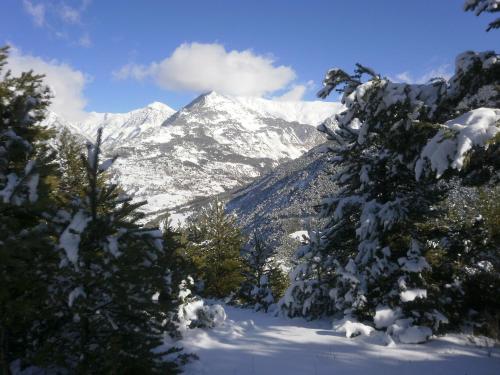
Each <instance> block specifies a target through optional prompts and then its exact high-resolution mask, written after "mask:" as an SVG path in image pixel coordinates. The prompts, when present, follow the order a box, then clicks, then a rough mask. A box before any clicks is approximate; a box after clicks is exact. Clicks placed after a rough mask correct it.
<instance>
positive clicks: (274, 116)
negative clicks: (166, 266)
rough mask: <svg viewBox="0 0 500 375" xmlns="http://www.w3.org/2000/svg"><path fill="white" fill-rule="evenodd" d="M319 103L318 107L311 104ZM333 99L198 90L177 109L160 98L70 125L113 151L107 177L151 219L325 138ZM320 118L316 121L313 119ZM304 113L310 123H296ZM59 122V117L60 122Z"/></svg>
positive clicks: (238, 181) (336, 105)
mask: <svg viewBox="0 0 500 375" xmlns="http://www.w3.org/2000/svg"><path fill="white" fill-rule="evenodd" d="M318 108H319V109H318ZM341 109H342V106H341V105H340V104H339V103H328V102H325V103H323V102H305V103H300V102H298V103H294V102H275V101H270V100H266V99H260V98H242V97H239V98H238V97H229V96H225V95H221V94H218V93H215V92H209V93H206V94H202V95H200V96H198V97H197V98H195V99H194V100H193V101H191V102H190V103H189V104H187V105H186V106H184V107H182V108H181V109H180V110H179V111H177V112H174V113H172V111H173V110H172V109H171V108H169V107H168V106H167V105H164V104H163V103H159V102H153V103H151V104H150V105H148V106H147V107H144V108H141V109H137V110H134V111H131V112H127V113H125V114H109V113H106V114H102V113H101V114H99V113H94V114H90V116H89V118H88V119H87V120H86V122H84V123H83V124H70V123H67V124H66V125H67V127H68V128H69V129H70V131H73V132H76V131H81V132H82V133H83V134H84V135H85V137H86V139H94V138H95V134H96V133H97V129H98V128H99V127H101V126H102V127H103V129H104V131H103V140H104V143H103V153H104V154H105V156H106V155H119V158H118V160H117V161H116V163H115V165H114V166H113V167H112V169H111V171H112V172H113V175H114V178H116V180H117V181H118V182H119V183H120V184H121V185H122V187H123V188H124V189H125V191H127V192H129V193H132V194H134V195H135V197H136V200H147V201H148V204H147V205H146V206H144V211H145V212H146V213H147V214H150V215H151V216H152V217H155V216H157V215H158V214H160V213H162V212H165V211H166V210H170V209H172V208H173V207H179V206H182V205H185V204H189V202H191V201H193V200H197V199H200V198H203V197H208V196H213V195H217V194H221V193H224V192H229V191H231V190H233V189H235V188H238V187H242V186H244V185H246V184H248V183H249V182H251V181H252V180H254V179H255V178H258V177H259V176H262V175H264V174H266V173H268V172H270V171H271V170H272V169H273V168H275V167H276V166H278V165H280V164H281V163H283V162H285V161H289V160H293V159H296V158H298V157H300V156H301V155H303V154H304V153H306V152H307V151H308V150H310V149H311V148H313V147H315V146H317V145H318V144H320V143H323V142H324V141H325V138H324V136H323V135H322V134H321V133H320V132H318V131H317V130H316V125H318V123H319V122H321V121H322V120H324V119H325V118H327V117H330V116H332V115H333V114H335V113H337V112H338V111H340V110H341ZM320 118H322V120H321V121H320ZM304 119H307V120H308V121H309V122H310V123H302V122H299V120H300V121H304ZM60 122H61V123H60V124H59V126H61V124H62V125H63V126H64V121H60Z"/></svg>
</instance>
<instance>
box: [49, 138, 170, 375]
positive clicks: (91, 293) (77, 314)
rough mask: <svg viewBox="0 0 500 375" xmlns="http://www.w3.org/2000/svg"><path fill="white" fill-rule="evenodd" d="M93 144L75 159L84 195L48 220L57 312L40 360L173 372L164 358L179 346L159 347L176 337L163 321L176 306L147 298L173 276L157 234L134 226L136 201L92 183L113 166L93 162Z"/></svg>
mask: <svg viewBox="0 0 500 375" xmlns="http://www.w3.org/2000/svg"><path fill="white" fill-rule="evenodd" d="M100 144H101V131H99V133H98V137H97V142H96V144H95V145H91V144H89V145H88V156H87V157H83V156H82V157H83V158H84V161H85V164H86V168H87V172H86V176H87V183H86V186H85V194H84V195H83V196H79V195H76V196H75V197H74V199H73V201H72V202H71V203H70V205H69V208H68V209H67V210H60V211H59V212H58V215H57V217H56V218H55V219H54V221H55V223H56V225H57V226H59V227H60V228H61V234H60V236H59V241H58V245H57V251H58V253H59V255H60V270H59V272H58V274H57V277H56V278H55V281H54V285H53V294H54V300H55V303H58V305H57V306H58V307H59V309H60V311H59V312H58V315H57V317H58V319H57V321H56V322H54V325H55V327H54V331H53V336H51V337H50V338H49V339H47V341H46V342H45V345H46V349H47V350H46V352H45V354H46V362H47V364H56V365H58V366H60V367H62V368H65V369H67V370H68V371H70V372H72V373H78V374H89V373H92V374H114V373H116V374H120V373H144V374H165V373H177V372H178V365H177V363H176V362H175V361H174V360H172V358H170V360H165V359H164V358H163V357H164V356H165V355H166V354H172V355H175V353H177V352H178V349H176V348H169V349H166V350H165V351H162V350H159V349H158V348H159V347H160V345H161V344H162V343H163V337H164V334H171V335H172V336H175V332H166V331H167V329H170V330H174V327H175V326H174V325H172V324H168V323H169V322H170V320H171V319H174V317H175V314H176V313H177V309H176V306H175V304H171V305H168V304H166V303H159V302H158V301H157V300H155V299H154V298H153V296H154V295H155V294H156V293H158V292H161V291H163V290H165V288H167V287H168V284H169V283H170V280H171V278H172V277H171V272H172V270H171V269H165V268H164V267H165V265H164V264H161V263H160V259H161V258H162V256H164V250H163V241H162V233H161V232H160V231H159V230H154V229H147V228H142V227H141V226H140V225H138V224H137V220H138V219H140V218H141V217H142V215H141V214H140V213H138V212H137V208H138V207H140V206H141V205H142V204H143V203H131V198H130V197H128V196H126V195H125V194H123V193H121V192H120V191H119V189H118V188H117V186H116V185H104V186H99V183H98V181H99V178H100V176H101V175H102V174H103V173H105V172H106V170H107V169H108V168H109V167H110V165H111V164H112V163H113V161H114V159H110V160H106V161H104V162H102V163H100V161H99V157H100ZM167 297H168V296H165V295H164V296H163V302H164V301H165V299H166V298H167ZM165 306H169V308H170V310H169V311H165V310H164V309H163V308H165Z"/></svg>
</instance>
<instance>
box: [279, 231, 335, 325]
mask: <svg viewBox="0 0 500 375" xmlns="http://www.w3.org/2000/svg"><path fill="white" fill-rule="evenodd" d="M320 242H321V237H320V233H319V231H317V230H316V231H310V232H309V237H308V238H307V239H306V238H304V239H303V240H302V245H301V246H300V247H299V248H298V250H297V252H296V254H295V257H296V258H297V260H298V264H297V266H296V267H295V268H294V269H293V270H292V272H291V273H290V275H289V277H290V286H289V287H288V288H287V290H286V291H285V295H284V296H283V298H282V299H281V300H280V301H279V307H280V310H281V311H282V312H283V314H285V315H286V316H288V317H295V316H302V317H305V318H308V319H318V318H321V317H325V316H331V315H333V313H334V312H335V306H334V303H333V301H332V299H331V298H330V296H329V292H330V290H331V289H332V288H333V286H334V280H333V272H332V270H333V268H334V261H335V258H334V256H333V255H332V254H331V253H330V252H329V250H331V249H330V248H328V247H321V246H320Z"/></svg>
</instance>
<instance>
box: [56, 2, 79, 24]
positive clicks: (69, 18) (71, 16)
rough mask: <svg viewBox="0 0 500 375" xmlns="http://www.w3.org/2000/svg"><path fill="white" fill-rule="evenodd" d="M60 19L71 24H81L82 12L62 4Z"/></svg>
mask: <svg viewBox="0 0 500 375" xmlns="http://www.w3.org/2000/svg"><path fill="white" fill-rule="evenodd" d="M59 17H61V19H62V20H63V21H64V22H66V23H70V24H78V23H80V10H78V9H76V8H73V7H70V6H69V5H67V4H62V5H61V7H60V8H59Z"/></svg>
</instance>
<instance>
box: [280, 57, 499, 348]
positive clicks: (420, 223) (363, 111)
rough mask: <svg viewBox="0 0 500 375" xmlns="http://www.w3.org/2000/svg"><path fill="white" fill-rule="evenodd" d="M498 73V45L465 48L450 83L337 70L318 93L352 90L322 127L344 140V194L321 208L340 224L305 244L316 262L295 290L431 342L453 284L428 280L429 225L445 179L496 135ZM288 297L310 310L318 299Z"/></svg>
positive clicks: (340, 146)
mask: <svg viewBox="0 0 500 375" xmlns="http://www.w3.org/2000/svg"><path fill="white" fill-rule="evenodd" d="M499 69H500V59H499V57H498V55H496V54H495V53H494V52H484V53H473V52H466V53H464V54H462V55H459V56H458V58H457V65H456V72H455V75H454V76H453V77H452V78H451V79H450V80H449V82H446V81H445V80H443V79H434V80H431V81H430V82H429V83H427V84H422V85H417V84H405V83H394V82H391V81H390V80H389V79H386V78H382V77H380V76H379V75H377V74H376V73H374V72H373V71H372V70H371V69H369V68H366V67H363V66H361V65H358V66H357V68H356V71H355V74H354V75H349V74H347V73H346V72H344V71H342V70H340V69H332V70H330V71H329V72H328V74H327V76H326V78H325V83H324V84H325V87H324V89H323V90H321V91H320V92H319V96H320V97H322V98H324V97H326V96H327V95H328V94H330V92H331V91H332V90H334V89H336V88H337V87H339V86H343V87H342V88H341V89H340V90H339V91H340V92H342V93H343V95H342V102H343V103H344V105H346V107H347V109H346V110H345V111H344V112H342V113H341V114H339V115H337V116H336V117H335V118H334V119H331V120H330V121H327V122H326V123H324V124H323V125H322V126H320V130H321V131H323V132H324V133H325V134H326V135H327V136H328V138H329V139H330V140H332V141H334V144H335V145H333V146H332V152H334V153H335V159H334V160H335V163H336V164H337V165H338V166H339V167H340V172H339V173H338V174H337V175H336V176H335V177H334V178H335V181H336V183H337V184H338V185H339V186H340V190H339V192H338V194H337V195H335V196H333V197H330V198H327V199H325V201H324V203H323V208H322V215H323V216H324V217H326V218H330V221H329V223H328V224H327V226H326V227H325V228H324V230H323V231H322V233H321V238H320V240H319V242H318V243H316V242H312V243H311V245H310V246H308V247H307V248H306V249H305V250H304V255H303V256H304V258H305V259H310V260H313V261H312V262H309V261H307V262H305V263H302V264H299V266H298V270H296V271H295V275H296V278H297V280H295V283H293V284H292V287H297V285H299V284H298V283H300V282H301V281H304V282H305V284H304V285H303V286H301V289H302V290H304V291H308V288H315V289H321V288H324V289H327V288H328V289H329V296H330V298H331V299H332V303H333V305H334V307H335V310H336V311H339V312H342V313H343V315H344V316H345V317H346V319H349V318H350V319H358V320H363V321H368V322H372V324H374V325H375V326H376V327H377V328H386V329H387V332H388V333H389V334H391V335H392V336H393V337H396V338H399V340H401V341H404V342H419V341H422V340H424V339H425V338H426V337H428V336H429V335H431V334H432V332H433V330H437V329H438V328H439V326H440V324H441V323H445V322H446V317H445V316H444V315H443V314H442V311H443V310H444V308H445V305H447V304H449V303H450V302H451V301H450V300H449V299H448V298H446V297H445V296H443V294H444V293H443V292H442V289H441V288H444V285H432V284H430V283H428V282H427V278H426V274H427V273H429V272H431V271H432V270H431V267H430V266H429V263H428V261H427V259H426V257H425V255H426V252H427V251H428V250H429V246H430V245H429V241H430V240H431V239H432V234H430V233H428V232H427V231H426V230H425V228H426V226H425V224H426V222H427V221H429V220H431V219H432V218H433V217H436V216H437V215H439V210H437V209H436V207H437V204H438V203H439V202H440V201H441V200H442V199H443V198H444V196H445V193H446V186H445V184H440V183H439V181H438V178H439V177H441V176H443V175H444V176H445V177H446V176H450V175H452V174H454V172H456V171H460V170H461V169H462V167H463V162H464V158H465V157H466V156H467V158H468V159H469V160H472V161H473V160H475V159H477V158H478V157H479V156H480V155H481V153H482V152H483V153H484V151H481V150H483V149H484V148H485V146H486V143H487V141H488V140H491V139H492V138H493V137H494V136H495V134H497V132H498V124H497V123H498V119H499V115H500V112H499V110H495V109H491V108H498V107H499V93H498V87H499V82H500V74H499ZM365 75H366V76H368V77H369V79H368V80H367V81H363V79H362V78H363V76H365ZM481 106H484V107H489V108H479V109H478V107H481ZM440 124H442V125H440ZM482 159H484V158H482ZM472 164H473V162H470V163H469V165H472ZM490 164H491V163H490ZM483 169H486V168H483ZM490 170H491V168H490ZM316 259H320V260H321V261H320V263H321V269H322V273H323V274H327V275H329V277H327V279H326V281H322V282H321V284H322V285H319V284H314V280H316V281H318V280H319V279H317V278H316V279H315V276H314V271H315V268H314V267H311V264H314V263H315V262H314V260H316ZM325 283H326V284H325ZM309 294H311V293H310V292H309ZM320 294H321V295H323V294H324V293H320ZM288 296H289V297H290V294H288ZM305 301H306V302H305ZM316 301H318V302H316ZM288 302H289V305H290V303H298V304H299V306H296V307H295V311H299V310H300V307H302V309H303V311H304V313H307V312H308V311H311V308H310V307H309V306H306V303H307V304H309V305H310V304H311V301H310V300H308V299H301V300H299V301H297V300H293V301H290V300H289V301H288ZM312 303H319V304H321V303H322V299H321V298H316V299H315V300H314V301H312ZM300 305H302V306H300Z"/></svg>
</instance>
